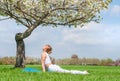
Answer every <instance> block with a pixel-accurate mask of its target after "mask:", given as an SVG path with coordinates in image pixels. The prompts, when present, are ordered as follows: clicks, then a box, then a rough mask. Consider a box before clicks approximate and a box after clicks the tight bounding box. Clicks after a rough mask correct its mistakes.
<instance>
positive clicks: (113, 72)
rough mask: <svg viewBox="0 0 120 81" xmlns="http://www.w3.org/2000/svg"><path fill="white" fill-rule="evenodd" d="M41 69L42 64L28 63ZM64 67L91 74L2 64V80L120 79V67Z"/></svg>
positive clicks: (65, 80)
mask: <svg viewBox="0 0 120 81" xmlns="http://www.w3.org/2000/svg"><path fill="white" fill-rule="evenodd" d="M26 67H32V68H36V69H39V70H41V66H40V65H27V66H26ZM62 68H65V69H70V70H87V71H88V72H89V73H90V74H89V75H74V74H65V73H53V72H44V73H43V72H39V73H29V72H23V71H22V69H20V68H17V69H13V66H12V65H0V81H120V67H115V66H75V65H69V66H68V65H66V66H65V65H64V66H62Z"/></svg>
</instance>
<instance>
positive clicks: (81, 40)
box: [0, 0, 120, 60]
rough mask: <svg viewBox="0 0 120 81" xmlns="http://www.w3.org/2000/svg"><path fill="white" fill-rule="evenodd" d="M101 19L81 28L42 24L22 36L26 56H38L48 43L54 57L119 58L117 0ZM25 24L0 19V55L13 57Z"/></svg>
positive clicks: (119, 8) (119, 19)
mask: <svg viewBox="0 0 120 81" xmlns="http://www.w3.org/2000/svg"><path fill="white" fill-rule="evenodd" d="M101 16H102V17H103V20H101V23H99V24H97V23H94V22H91V23H89V24H88V25H86V26H84V27H83V28H80V27H79V26H78V28H68V27H62V26H60V27H57V28H52V27H50V26H49V27H41V26H39V27H38V28H37V29H35V30H34V31H33V33H32V35H31V36H29V37H28V38H26V39H25V45H26V56H30V57H37V58H39V57H40V54H41V52H42V47H43V46H44V45H45V44H50V45H51V46H52V47H53V53H52V56H53V57H55V58H70V57H71V55H73V54H77V55H78V56H79V57H80V58H83V57H86V58H100V59H106V58H111V59H113V60H116V59H120V50H119V48H120V43H119V41H120V35H119V34H120V2H119V0H113V2H112V3H111V4H110V6H109V9H108V10H104V11H102V13H101ZM25 29H26V28H25V27H24V26H22V25H17V24H16V23H15V21H14V20H6V21H0V57H3V56H16V42H15V39H14V37H15V34H16V33H18V32H24V31H25Z"/></svg>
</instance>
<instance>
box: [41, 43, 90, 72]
mask: <svg viewBox="0 0 120 81" xmlns="http://www.w3.org/2000/svg"><path fill="white" fill-rule="evenodd" d="M51 52H52V47H51V46H50V45H48V44H47V45H45V46H44V47H43V52H42V55H41V63H42V70H43V72H45V71H46V70H48V71H50V72H60V73H71V74H89V73H88V72H87V71H78V70H66V69H63V68H61V67H60V66H58V65H56V64H52V62H51V60H50V57H49V55H50V54H51Z"/></svg>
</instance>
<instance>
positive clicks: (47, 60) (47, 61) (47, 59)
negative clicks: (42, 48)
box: [45, 53, 51, 64]
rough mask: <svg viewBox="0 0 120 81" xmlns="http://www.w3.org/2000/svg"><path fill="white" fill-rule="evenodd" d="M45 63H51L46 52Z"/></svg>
mask: <svg viewBox="0 0 120 81" xmlns="http://www.w3.org/2000/svg"><path fill="white" fill-rule="evenodd" d="M45 64H51V60H50V56H49V54H48V53H46V59H45Z"/></svg>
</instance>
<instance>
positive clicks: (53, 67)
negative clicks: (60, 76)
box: [48, 64, 89, 74]
mask: <svg viewBox="0 0 120 81" xmlns="http://www.w3.org/2000/svg"><path fill="white" fill-rule="evenodd" d="M48 71H50V72H59V73H71V74H89V73H88V72H87V71H78V70H66V69H63V68H61V67H60V66H58V65H55V64H54V65H53V64H52V65H50V66H49V67H48Z"/></svg>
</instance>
